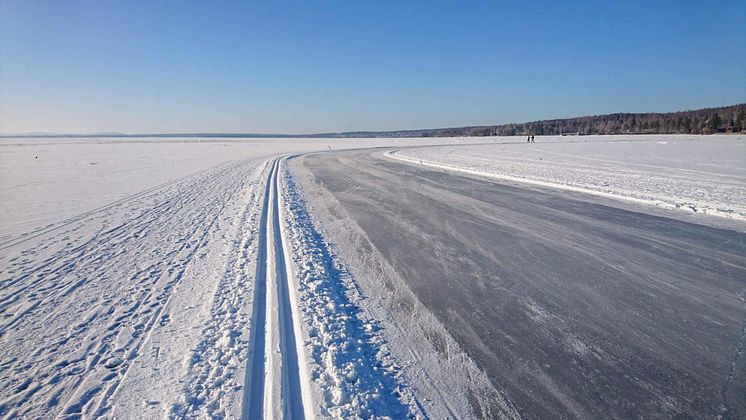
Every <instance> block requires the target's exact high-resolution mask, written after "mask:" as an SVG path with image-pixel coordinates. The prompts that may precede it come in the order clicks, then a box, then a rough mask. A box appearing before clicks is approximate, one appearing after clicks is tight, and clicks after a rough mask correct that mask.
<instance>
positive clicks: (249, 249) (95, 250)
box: [0, 139, 446, 418]
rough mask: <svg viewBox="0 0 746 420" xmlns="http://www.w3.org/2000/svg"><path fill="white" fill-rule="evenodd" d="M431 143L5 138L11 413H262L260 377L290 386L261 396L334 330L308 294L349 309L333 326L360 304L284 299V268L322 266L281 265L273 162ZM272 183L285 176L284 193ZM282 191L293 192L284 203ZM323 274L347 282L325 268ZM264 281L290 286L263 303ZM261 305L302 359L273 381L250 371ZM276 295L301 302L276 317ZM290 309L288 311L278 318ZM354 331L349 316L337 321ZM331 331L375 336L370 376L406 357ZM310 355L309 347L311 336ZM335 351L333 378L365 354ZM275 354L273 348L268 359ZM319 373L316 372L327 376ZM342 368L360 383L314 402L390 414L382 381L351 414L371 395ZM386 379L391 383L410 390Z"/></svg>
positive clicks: (2, 190)
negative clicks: (320, 321)
mask: <svg viewBox="0 0 746 420" xmlns="http://www.w3.org/2000/svg"><path fill="white" fill-rule="evenodd" d="M441 142H443V143H445V142H446V140H445V139H444V140H441ZM428 143H429V141H426V140H422V139H413V140H407V139H392V140H380V139H367V140H365V139H363V140H358V139H355V140H333V139H306V140H268V139H250V140H229V141H225V140H215V139H208V140H205V139H200V140H165V141H164V140H152V139H128V140H105V139H85V140H80V139H73V140H71V139H44V140H25V139H15V140H3V141H2V142H0V171H2V174H1V176H0V216H1V217H0V220H1V225H0V361H1V365H0V390H1V391H0V415H2V416H11V417H12V416H24V417H48V416H57V415H60V416H80V415H83V416H98V415H109V414H111V415H114V416H118V417H122V416H125V415H126V416H139V417H153V416H181V417H190V418H199V417H206V416H213V417H215V416H216V417H221V416H227V417H234V418H235V417H240V416H241V415H242V414H243V413H246V412H247V410H248V406H249V401H248V398H247V397H246V395H247V394H248V392H247V391H246V389H247V388H251V378H252V377H258V378H260V379H261V381H260V382H262V381H264V378H265V377H267V378H272V375H274V382H272V381H270V382H267V383H266V384H265V383H262V385H263V386H265V390H267V389H269V388H270V387H271V386H275V391H273V393H270V392H269V391H266V395H264V394H263V396H267V395H270V394H272V395H275V396H277V395H282V394H283V393H286V390H285V388H284V382H283V381H284V375H285V373H284V372H287V371H288V370H289V369H288V368H287V367H286V366H288V363H289V362H288V361H289V360H290V359H292V358H298V360H296V361H295V362H296V363H300V364H299V369H303V368H305V362H306V361H305V360H304V359H301V358H300V357H301V355H300V353H301V352H296V353H299V355H295V356H293V354H295V353H293V352H292V351H290V349H289V348H288V346H287V345H286V344H287V342H288V341H289V340H291V339H296V340H300V338H299V337H301V334H305V337H308V331H311V330H313V329H314V328H316V329H318V328H319V327H318V326H314V325H305V324H304V325H302V326H301V325H300V323H297V321H296V320H299V319H300V317H301V316H303V317H304V321H305V320H309V319H310V318H308V315H307V313H306V312H304V314H303V315H301V313H300V312H299V309H298V308H297V307H296V306H294V305H293V302H295V301H297V295H296V293H298V294H301V293H302V294H303V296H302V299H304V300H305V299H308V304H304V305H303V306H302V308H305V309H303V310H304V311H309V310H312V309H309V308H310V306H309V305H311V304H313V303H320V302H324V304H325V305H333V304H334V305H336V304H339V307H338V309H337V310H336V311H339V314H338V315H336V316H335V317H334V319H336V320H338V321H339V320H344V319H346V317H350V316H351V314H353V313H354V311H355V309H354V307H352V306H349V304H346V303H344V302H342V301H338V300H337V301H333V302H325V301H323V300H322V297H314V296H313V295H312V294H311V295H309V293H306V292H304V291H298V290H296V289H295V288H294V287H289V289H282V290H285V294H284V295H283V294H282V293H281V289H277V288H275V287H273V286H272V285H274V286H277V287H280V286H282V285H284V287H288V282H289V281H295V280H293V279H288V278H285V277H282V276H280V274H281V271H284V272H285V273H286V275H287V274H288V273H297V275H302V276H308V275H309V274H308V272H307V271H306V269H298V270H297V271H292V272H291V271H288V270H289V268H287V267H286V265H287V264H284V263H281V261H282V260H283V258H280V257H277V255H278V252H280V250H282V249H284V247H286V248H287V249H288V250H289V249H291V248H290V245H289V244H286V243H285V242H284V241H283V238H282V236H283V235H282V234H280V233H279V232H280V221H279V220H280V219H279V217H280V214H281V212H282V211H283V210H281V208H282V207H284V206H285V205H286V204H285V203H284V202H283V201H282V200H280V199H279V196H280V194H282V193H281V191H284V190H282V189H281V188H282V187H281V182H280V181H279V179H280V176H279V171H278V169H277V168H275V170H274V171H273V170H271V165H270V163H271V162H272V161H273V160H274V159H275V158H276V157H278V156H285V155H290V154H295V153H302V152H308V151H328V150H330V149H341V148H350V147H366V146H367V147H370V146H378V145H381V144H390V145H399V146H406V145H417V144H420V145H422V144H428ZM270 174H274V175H273V176H274V178H273V179H274V180H275V183H276V185H275V186H274V187H273V189H272V190H271V191H272V192H271V193H270V189H269V187H268V185H269V184H268V182H269V181H268V180H269V179H270V178H271V177H272V175H270ZM268 194H272V195H273V197H278V199H277V200H273V203H275V201H276V203H275V204H273V205H274V207H272V210H271V211H270V210H268V206H269V203H268V202H267V197H268ZM288 205H289V204H288ZM268 211H269V213H267V212H268ZM267 214H271V215H272V216H271V217H273V223H274V224H273V225H271V226H270V225H267V224H266V223H267V220H266V219H267V217H269V216H267ZM282 214H285V213H282ZM262 215H264V216H262ZM290 215H292V212H288V213H287V215H286V216H283V217H291V216H290ZM292 220H298V219H292ZM262 243H264V247H265V249H264V251H262V249H261V246H260V245H262ZM278 244H281V246H279V247H278ZM293 246H294V247H295V248H293V249H294V251H293V252H294V255H293V256H287V259H288V260H289V261H295V260H294V259H293V258H296V257H297V255H295V253H297V252H301V251H300V250H299V248H297V244H294V245H293ZM288 252H289V251H288ZM270 257H272V258H274V261H273V262H269V259H270ZM316 264H318V262H316ZM260 267H262V268H260ZM283 267H285V268H283ZM324 275H331V274H330V273H329V272H320V273H318V276H324ZM259 277H266V278H265V279H263V280H262V281H263V282H265V283H266V287H265V289H266V290H270V289H272V290H277V291H278V292H277V293H276V294H274V295H267V296H266V297H265V296H263V295H258V294H257V287H256V286H257V285H258V284H259V282H258V279H259ZM303 278H304V279H305V278H306V277H303ZM317 280H319V281H322V283H324V284H328V287H331V288H335V287H336V288H340V287H343V286H342V285H339V284H336V283H334V282H336V281H337V279H336V278H335V279H332V280H329V279H324V278H321V277H319V278H318V279H317ZM330 282H331V283H330ZM303 284H305V283H303ZM304 290H307V289H304ZM313 290H315V289H313ZM339 290H342V289H339ZM322 291H323V289H319V293H321V292H322ZM335 293H338V292H335ZM283 296H284V297H283ZM335 296H337V295H335ZM267 298H269V300H267ZM273 299H274V300H273ZM334 299H341V298H340V297H339V296H337V297H335V298H334ZM259 300H261V301H262V302H264V304H265V306H266V310H267V312H266V315H267V322H268V324H267V327H266V331H265V332H267V333H268V339H267V341H266V342H267V345H268V347H267V348H270V347H269V346H270V345H271V346H274V347H272V348H276V349H278V351H279V349H285V350H286V351H287V352H286V353H285V352H283V353H282V354H281V355H280V357H278V358H275V362H273V363H274V364H272V363H270V362H271V361H270V362H268V366H267V370H266V374H265V372H264V371H261V372H258V373H255V372H252V371H251V363H250V360H252V355H253V354H254V353H256V351H255V350H256V349H254V348H252V346H251V344H252V343H253V341H252V330H253V329H257V328H258V327H257V318H256V311H255V309H256V307H255V303H256V302H257V301H259ZM273 302H277V303H279V302H284V306H282V307H283V308H285V309H283V310H282V311H280V312H276V311H274V310H275V306H277V305H275V304H274V303H273ZM329 310H332V309H329ZM282 316H285V317H287V318H288V319H287V320H285V321H282V320H281V319H279V318H277V317H282ZM272 322H274V323H272ZM296 323H297V325H296ZM291 324H292V325H291ZM279 325H284V331H285V332H286V333H285V334H284V336H274V337H269V335H271V334H274V332H273V331H274V329H275V327H277V326H279ZM348 325H349V324H348V323H345V322H341V321H340V322H335V323H334V324H331V326H330V328H332V327H334V328H336V327H340V328H342V327H345V328H346V327H347V326H348ZM366 325H367V324H366ZM255 327H256V328H255ZM358 327H359V328H356V329H354V331H353V332H355V333H357V332H359V333H360V334H369V333H370V332H368V331H367V330H365V328H367V327H364V326H362V324H361V325H360V326H358ZM297 329H302V330H303V331H304V332H303V333H301V332H299V331H296V330H297ZM270 333H271V334H270ZM328 333H329V334H331V336H330V337H333V336H336V337H340V335H339V334H343V333H344V334H347V335H348V338H347V340H349V341H350V342H351V343H353V344H354V343H356V342H357V340H363V341H366V342H367V341H369V343H367V344H364V345H363V347H362V348H361V350H360V351H361V352H362V353H361V357H363V356H364V358H363V359H359V361H358V362H356V363H358V365H359V364H360V363H365V364H366V369H368V368H371V369H374V370H375V369H376V368H375V366H376V363H380V364H381V366H383V365H384V364H387V366H388V365H391V364H393V362H391V360H390V358H389V359H386V360H381V361H380V362H375V360H378V359H377V358H378V357H379V356H378V355H379V354H381V355H382V354H384V353H382V351H381V350H380V349H379V348H378V347H376V346H378V345H379V344H380V340H383V338H380V337H381V335H377V336H376V337H379V338H366V337H367V336H356V335H354V334H353V333H352V332H334V331H329V332H328ZM376 340H379V341H376ZM301 344H302V343H301ZM325 344H330V341H328V340H327V341H325ZM340 345H341V343H340ZM296 347H297V348H298V349H303V346H302V345H300V344H299V345H297V346H296ZM309 354H311V355H312V356H314V358H313V359H312V360H311V359H309V360H308V362H309V363H316V362H317V361H319V360H320V359H318V358H317V357H316V356H318V354H317V353H309ZM327 354H329V355H330V356H328V357H327V358H326V359H324V363H326V364H325V365H324V366H325V367H324V369H325V370H326V371H327V372H333V371H334V369H335V367H334V366H332V365H328V363H332V364H334V363H349V362H351V361H352V360H354V359H350V360H349V361H347V362H342V361H339V360H337V359H338V358H337V357H332V356H331V354H332V353H327ZM283 355H285V360H283V359H282V356H283ZM288 355H289V356H288ZM267 357H274V353H272V352H269V353H266V354H260V355H259V357H258V358H259V359H261V360H264V359H265V358H267ZM387 360H388V361H387ZM291 361H292V360H291ZM368 364H370V366H368ZM269 365H272V366H269ZM309 370H310V371H311V372H312V373H313V372H317V368H309ZM247 372H248V373H247ZM273 372H274V373H273ZM339 372H344V373H345V375H347V374H349V376H345V377H344V378H342V377H339V376H329V375H328V374H327V376H325V377H326V378H327V381H328V382H327V384H333V387H332V385H325V386H323V387H322V388H323V389H321V390H319V391H318V392H315V393H314V394H313V395H316V396H319V398H318V401H304V404H310V405H312V406H313V407H315V408H313V409H312V410H313V411H318V412H329V413H332V412H336V411H335V410H337V409H335V408H334V407H344V406H345V405H346V404H347V405H348V407H347V408H344V409H343V410H346V411H341V412H345V413H353V412H356V411H355V410H359V412H361V413H362V412H365V411H366V410H367V411H370V412H378V411H376V410H381V409H380V406H381V404H382V403H378V407H379V408H378V409H375V408H374V407H376V403H375V401H377V400H376V398H378V397H376V395H381V392H382V391H381V390H380V387H379V388H377V389H378V391H377V392H378V394H376V392H374V390H373V389H374V388H370V389H371V391H370V393H368V394H367V395H368V397H362V396H361V397H360V398H368V399H369V401H368V402H366V403H362V402H361V403H359V404H358V403H350V404H348V403H347V402H346V401H347V399H351V401H352V400H355V398H356V397H354V396H352V395H350V392H354V390H355V389H356V388H355V386H357V385H355V381H356V380H357V379H355V378H354V375H355V374H356V373H355V372H350V371H349V369H347V370H345V369H343V367H339ZM365 372H366V371H365V370H360V371H358V372H357V375H359V377H360V378H361V379H360V381H369V380H368V379H366V378H368V377H369V376H370V375H368V374H367V373H365ZM252 375H254V376H252ZM381 375H383V376H381V378H382V379H381V381H382V382H381V383H382V384H384V385H386V386H389V385H390V386H399V382H397V381H394V380H389V379H386V378H388V377H389V376H386V374H384V373H381ZM335 381H336V382H335ZM370 381H372V379H371V380H370ZM370 381H369V382H370ZM307 382H308V383H309V384H310V381H307ZM314 383H316V382H314ZM366 383H367V382H366ZM314 386H316V385H314ZM350 386H352V387H353V388H349V387H350ZM361 386H362V385H361ZM366 386H367V385H366ZM382 386H383V385H382ZM280 387H282V389H280ZM348 388H349V389H348ZM306 393H308V391H306ZM326 395H329V396H333V397H329V398H326V397H324V396H326ZM361 395H362V394H361ZM386 395H388V394H386ZM314 398H315V397H314ZM262 400H263V401H264V400H269V402H268V403H263V404H262V406H261V407H260V410H261V411H260V412H264V413H272V412H279V411H276V410H282V409H283V407H282V406H283V405H284V404H285V402H286V401H285V400H283V399H282V398H280V397H278V398H275V399H274V400H272V399H271V398H270V399H267V398H264V397H262ZM385 401H387V400H385V399H384V402H385ZM330 404H332V405H334V407H333V406H332V405H330ZM384 405H385V404H384ZM340 409H342V408H340ZM391 409H393V408H391ZM303 410H304V411H308V410H306V409H305V408H304V409H303ZM404 410H405V411H407V410H409V409H408V408H404Z"/></svg>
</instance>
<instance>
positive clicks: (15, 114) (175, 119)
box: [0, 0, 746, 133]
mask: <svg viewBox="0 0 746 420" xmlns="http://www.w3.org/2000/svg"><path fill="white" fill-rule="evenodd" d="M741 102H746V1H743V0H737V1H713V2H705V1H694V0H692V1H687V0H680V1H588V2H579V1H577V2H574V1H546V2H538V1H536V2H532V1H520V2H519V1H516V2H464V1H430V2H425V1H411V2H409V1H339V2H337V1H327V2H306V1H298V2H286V1H267V2H208V1H204V2H185V1H153V2H124V1H122V2H116V1H64V2H56V1H33V0H31V1H21V0H18V1H6V0H0V132H6V133H7V132H101V131H120V132H187V131H209V132H265V133H304V132H324V131H346V130H389V129H410V128H411V129H414V128H431V127H448V126H462V125H479V124H493V123H506V122H520V121H530V120H538V119H546V118H559V117H571V116H580V115H592V114H603V113H610V112H618V111H630V112H646V111H675V110H681V109H689V108H691V109H693V108H700V107H706V106H720V105H730V104H734V103H741Z"/></svg>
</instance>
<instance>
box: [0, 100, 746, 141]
mask: <svg viewBox="0 0 746 420" xmlns="http://www.w3.org/2000/svg"><path fill="white" fill-rule="evenodd" d="M740 132H746V103H742V104H737V105H729V106H723V107H718V108H702V109H697V110H687V111H678V112H668V113H658V112H645V113H614V114H605V115H593V116H584V117H574V118H562V119H553V120H540V121H531V122H524V123H509V124H497V125H484V126H468V127H450V128H431V129H419V130H397V131H348V132H341V133H316V134H262V133H209V132H205V133H92V134H61V133H60V134H55V133H20V134H0V138H11V137H14V138H53V137H70V138H73V137H79V138H86V137H107V138H121V137H124V138H127V137H164V138H173V137H217V138H309V137H311V138H330V137H331V138H360V137H374V138H375V137H382V138H384V137H483V136H525V135H531V134H533V135H539V136H541V135H545V136H557V135H599V134H600V135H606V134H608V135H611V134H715V133H740Z"/></svg>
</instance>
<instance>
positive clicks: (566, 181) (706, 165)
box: [389, 135, 746, 220]
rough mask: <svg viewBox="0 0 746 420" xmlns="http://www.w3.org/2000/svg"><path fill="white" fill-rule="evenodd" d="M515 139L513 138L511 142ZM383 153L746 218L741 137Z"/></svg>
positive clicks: (590, 140) (582, 140) (585, 140)
mask: <svg viewBox="0 0 746 420" xmlns="http://www.w3.org/2000/svg"><path fill="white" fill-rule="evenodd" d="M512 139H515V138H512ZM494 141H495V142H496V143H498V144H491V145H470V146H461V145H458V146H441V147H427V148H417V149H405V150H401V151H397V152H395V153H392V154H389V156H391V157H394V158H399V159H402V160H407V161H409V162H412V163H417V164H423V165H427V166H431V167H437V168H442V169H448V170H455V171H460V172H464V173H469V174H472V175H481V176H487V177H491V178H496V179H502V180H508V181H519V182H524V183H531V184H535V185H542V186H548V187H553V188H561V189H566V190H574V191H581V192H584V193H590V194H594V195H601V196H604V197H609V198H614V199H619V200H625V201H633V202H637V203H642V204H650V205H654V206H658V207H662V208H666V209H678V210H683V211H686V212H691V213H702V214H707V215H714V216H720V217H726V218H731V219H736V220H746V136H743V135H730V136H678V135H651V136H582V137H537V138H536V143H526V140H525V138H524V140H523V143H524V144H523V145H522V146H520V147H519V146H518V145H516V144H499V143H501V140H500V139H496V140H494Z"/></svg>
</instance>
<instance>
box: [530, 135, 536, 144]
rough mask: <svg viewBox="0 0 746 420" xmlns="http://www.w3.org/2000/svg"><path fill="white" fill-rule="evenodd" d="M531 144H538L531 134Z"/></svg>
mask: <svg viewBox="0 0 746 420" xmlns="http://www.w3.org/2000/svg"><path fill="white" fill-rule="evenodd" d="M531 143H536V140H534V135H533V134H531Z"/></svg>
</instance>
